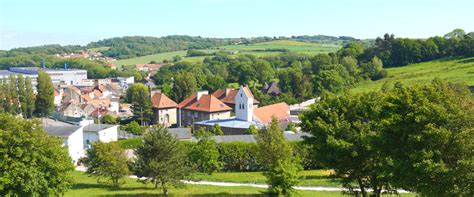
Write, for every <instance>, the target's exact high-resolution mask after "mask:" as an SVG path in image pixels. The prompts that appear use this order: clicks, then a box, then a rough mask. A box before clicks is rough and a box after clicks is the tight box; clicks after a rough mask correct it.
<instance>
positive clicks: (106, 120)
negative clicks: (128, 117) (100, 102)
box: [102, 114, 117, 124]
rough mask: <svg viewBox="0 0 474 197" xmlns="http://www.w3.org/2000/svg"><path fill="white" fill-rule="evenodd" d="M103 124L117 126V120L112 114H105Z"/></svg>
mask: <svg viewBox="0 0 474 197" xmlns="http://www.w3.org/2000/svg"><path fill="white" fill-rule="evenodd" d="M102 123H104V124H117V119H116V118H115V117H113V116H112V115H110V114H105V115H104V117H102Z"/></svg>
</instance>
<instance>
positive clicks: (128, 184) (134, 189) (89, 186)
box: [65, 171, 343, 196]
mask: <svg viewBox="0 0 474 197" xmlns="http://www.w3.org/2000/svg"><path fill="white" fill-rule="evenodd" d="M73 176H74V179H75V182H76V183H75V185H74V186H73V188H72V189H71V190H69V191H68V192H67V193H66V194H65V196H152V195H157V194H161V190H156V189H154V187H153V185H152V184H146V185H145V184H142V183H139V182H137V180H136V179H131V178H127V179H125V184H123V185H122V186H121V187H120V188H113V187H111V186H110V185H107V184H103V183H101V184H99V183H97V181H96V179H95V178H93V177H88V176H87V175H85V174H84V173H83V172H78V171H75V172H73ZM264 192H265V189H263V188H254V187H241V186H234V187H222V186H207V185H190V184H186V187H185V188H179V189H175V188H172V189H170V191H169V193H170V195H178V196H183V195H193V196H194V195H196V196H208V195H212V196H228V195H247V196H252V195H263V194H264ZM298 193H299V194H300V195H301V196H343V195H342V194H341V192H323V191H298Z"/></svg>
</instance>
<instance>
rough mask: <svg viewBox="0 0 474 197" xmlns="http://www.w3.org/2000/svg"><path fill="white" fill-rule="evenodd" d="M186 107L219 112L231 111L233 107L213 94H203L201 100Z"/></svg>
mask: <svg viewBox="0 0 474 197" xmlns="http://www.w3.org/2000/svg"><path fill="white" fill-rule="evenodd" d="M185 109H188V110H195V111H204V112H218V111H230V110H232V108H230V107H229V106H227V105H226V104H224V103H223V102H222V101H220V100H219V99H217V98H216V97H215V96H212V95H211V94H205V95H202V96H201V98H199V100H198V101H197V102H195V103H193V104H191V105H189V106H187V107H185Z"/></svg>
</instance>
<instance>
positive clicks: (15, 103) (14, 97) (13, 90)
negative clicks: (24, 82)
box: [8, 75, 21, 114]
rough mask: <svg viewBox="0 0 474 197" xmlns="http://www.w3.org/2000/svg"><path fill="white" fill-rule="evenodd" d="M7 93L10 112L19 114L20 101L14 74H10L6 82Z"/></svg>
mask: <svg viewBox="0 0 474 197" xmlns="http://www.w3.org/2000/svg"><path fill="white" fill-rule="evenodd" d="M8 94H9V98H10V106H11V113H13V114H19V113H20V112H21V109H20V102H19V99H18V87H17V81H16V75H10V78H9V82H8Z"/></svg>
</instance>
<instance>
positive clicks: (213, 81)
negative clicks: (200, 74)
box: [202, 75, 227, 92]
mask: <svg viewBox="0 0 474 197" xmlns="http://www.w3.org/2000/svg"><path fill="white" fill-rule="evenodd" d="M226 86H227V83H226V82H225V80H224V78H222V77H221V76H218V75H208V76H206V83H205V84H204V85H203V86H202V88H203V89H205V90H208V91H210V92H214V91H216V90H217V89H221V88H226Z"/></svg>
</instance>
